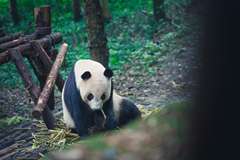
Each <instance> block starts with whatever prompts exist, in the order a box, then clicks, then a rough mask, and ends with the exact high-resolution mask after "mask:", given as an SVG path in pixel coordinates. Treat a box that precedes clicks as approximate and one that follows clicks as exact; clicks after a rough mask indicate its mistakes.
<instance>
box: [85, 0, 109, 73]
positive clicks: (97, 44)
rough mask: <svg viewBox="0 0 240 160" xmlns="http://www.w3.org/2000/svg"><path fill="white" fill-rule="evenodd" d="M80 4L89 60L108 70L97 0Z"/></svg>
mask: <svg viewBox="0 0 240 160" xmlns="http://www.w3.org/2000/svg"><path fill="white" fill-rule="evenodd" d="M82 2H83V8H84V16H85V23H86V26H87V32H88V45H89V49H90V56H91V59H92V60H95V61H98V62H100V63H101V64H102V65H103V66H104V67H106V68H108V60H109V52H108V47H107V37H106V34H105V32H104V25H103V21H102V16H101V7H100V3H99V0H83V1H82Z"/></svg>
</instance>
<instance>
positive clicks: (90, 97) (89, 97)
mask: <svg viewBox="0 0 240 160" xmlns="http://www.w3.org/2000/svg"><path fill="white" fill-rule="evenodd" d="M87 99H88V100H89V101H91V100H92V99H93V94H92V93H90V94H89V95H88V96H87Z"/></svg>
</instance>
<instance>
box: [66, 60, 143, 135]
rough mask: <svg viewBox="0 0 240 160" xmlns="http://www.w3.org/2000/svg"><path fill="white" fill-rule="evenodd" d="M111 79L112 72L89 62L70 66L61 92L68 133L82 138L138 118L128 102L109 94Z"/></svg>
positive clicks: (113, 93) (111, 88) (111, 85)
mask: <svg viewBox="0 0 240 160" xmlns="http://www.w3.org/2000/svg"><path fill="white" fill-rule="evenodd" d="M112 76H113V72H112V70H110V69H106V68H104V67H103V65H102V64H100V63H98V62H96V61H93V60H78V61H77V62H76V63H75V64H74V66H73V68H72V70H71V72H70V74H69V76H68V78H67V81H66V82H65V84H64V87H63V91H62V105H63V119H64V121H65V123H66V125H67V128H68V129H71V130H72V131H73V132H76V133H77V134H78V135H79V136H83V137H84V136H87V135H88V134H89V130H90V129H91V128H92V127H95V126H97V127H98V128H99V130H103V129H104V130H112V129H114V128H116V127H117V126H119V127H120V126H122V125H125V124H127V123H128V122H129V121H131V120H133V119H136V118H141V112H140V111H139V109H138V108H137V107H136V106H135V105H134V104H133V103H132V102H131V101H130V100H128V99H126V98H123V97H121V96H119V95H117V94H116V93H115V92H114V91H113V83H112V79H111V77H112ZM101 109H103V111H104V113H105V114H106V119H104V116H103V113H102V112H101Z"/></svg>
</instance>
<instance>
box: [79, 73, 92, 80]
mask: <svg viewBox="0 0 240 160" xmlns="http://www.w3.org/2000/svg"><path fill="white" fill-rule="evenodd" d="M90 77H91V73H90V72H89V71H86V72H84V73H83V74H82V75H81V78H82V79H83V80H85V79H89V78H90Z"/></svg>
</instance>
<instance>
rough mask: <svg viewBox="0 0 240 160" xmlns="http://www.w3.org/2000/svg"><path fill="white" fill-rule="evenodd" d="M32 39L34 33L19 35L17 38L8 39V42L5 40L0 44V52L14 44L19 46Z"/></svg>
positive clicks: (12, 46)
mask: <svg viewBox="0 0 240 160" xmlns="http://www.w3.org/2000/svg"><path fill="white" fill-rule="evenodd" d="M33 39H34V35H33V34H31V35H27V36H25V37H20V38H19V39H16V40H13V41H10V42H6V43H3V44H0V53H1V52H4V51H6V50H7V49H9V48H14V47H16V46H19V45H21V44H24V43H27V42H28V41H31V40H33Z"/></svg>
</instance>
